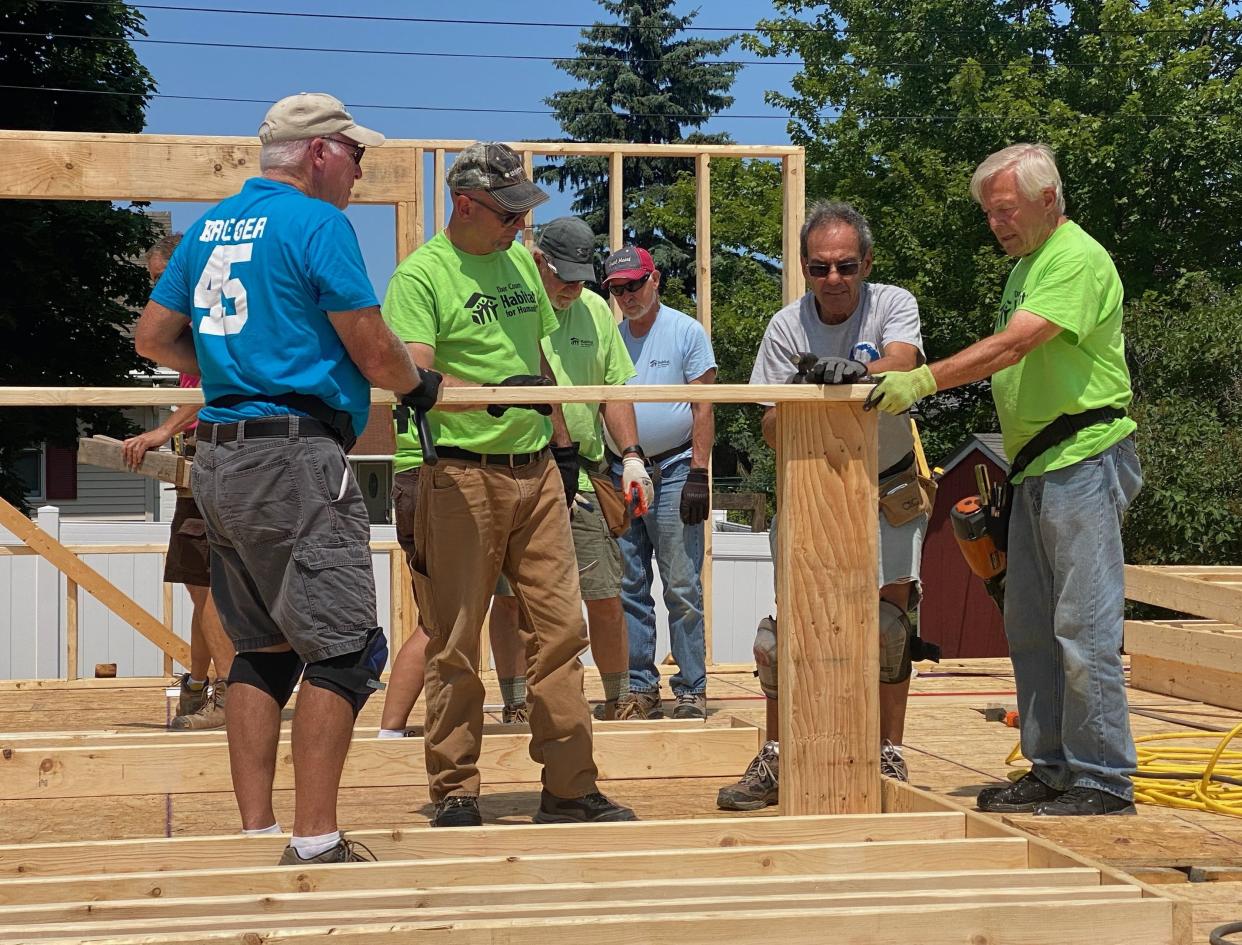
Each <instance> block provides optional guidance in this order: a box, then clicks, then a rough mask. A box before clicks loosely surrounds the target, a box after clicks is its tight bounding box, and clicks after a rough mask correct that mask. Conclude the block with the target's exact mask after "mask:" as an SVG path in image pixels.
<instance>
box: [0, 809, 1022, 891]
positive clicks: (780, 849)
mask: <svg viewBox="0 0 1242 945" xmlns="http://www.w3.org/2000/svg"><path fill="white" fill-rule="evenodd" d="M428 829H430V828H428ZM1026 851H1027V843H1026V840H1025V839H1022V838H1018V837H1001V838H982V839H978V840H910V841H893V840H879V841H875V842H870V843H867V842H864V843H803V844H782V845H773V846H755V847H731V848H722V849H697V850H695V849H691V850H678V851H676V852H675V853H674V852H670V851H660V850H638V851H632V850H621V851H616V852H613V851H609V852H606V853H569V854H535V855H531V856H501V857H491V856H488V857H462V858H452V859H423V860H395V861H388V862H378V863H346V864H339V865H331V866H315V867H312V868H309V869H307V868H303V867H297V866H271V867H239V868H236V869H210V870H202V869H196V870H165V871H163V872H159V871H156V872H146V873H123V874H118V875H115V876H113V875H108V874H102V875H89V874H88V875H75V876H53V877H44V878H33V879H32V878H20V877H19V878H12V879H3V880H0V904H3V905H19V904H33V903H53V902H69V901H78V900H92V901H93V900H111V899H141V898H163V897H187V896H202V895H214V896H229V895H245V894H251V895H253V894H262V893H283V892H303V893H309V892H320V891H341V890H359V889H374V888H382V887H398V886H446V885H449V886H451V885H455V884H462V885H507V884H515V883H516V884H534V883H565V882H617V881H621V880H628V879H659V878H665V879H676V878H680V877H682V876H686V875H690V876H695V875H698V876H717V877H721V878H724V877H736V876H787V875H807V874H821V873H871V872H877V873H891V872H895V871H898V870H910V871H928V872H936V871H941V870H974V869H996V870H1014V869H1021V868H1025V866H1026V862H1027V853H1026Z"/></svg>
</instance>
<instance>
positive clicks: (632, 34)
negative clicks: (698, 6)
mask: <svg viewBox="0 0 1242 945" xmlns="http://www.w3.org/2000/svg"><path fill="white" fill-rule="evenodd" d="M599 4H600V6H602V7H603V8H604V10H605V11H606V12H607V13H608V14H610V15H611V17H612V19H611V21H609V22H597V23H596V24H595V25H594V26H591V27H588V28H587V29H585V30H583V31H582V36H583V38H582V41H581V42H579V43H578V46H577V49H578V58H576V59H563V60H558V61H557V64H556V65H557V68H558V69H560V70H562V71H563V72H565V73H566V74H567V75H569V76H571V77H572V78H574V79H575V80H577V81H578V83H580V87H578V88H575V89H570V90H566V91H562V92H557V93H555V94H554V95H552V96H550V97H549V98H548V99H546V101H547V104H548V105H549V106H551V108H552V110H553V112H554V113H555V115H556V119H557V121H558V122H559V123H560V125H561V129H562V130H563V131H564V133H565V136H566V137H565V140H567V141H601V142H604V141H623V142H636V143H644V144H657V143H670V142H679V141H695V142H703V143H721V142H725V141H728V136H727V135H707V134H702V133H699V132H697V131H695V130H693V129H698V128H701V127H702V126H703V125H704V124H705V123H706V122H707V121H708V120H709V119H710V118H711V117H712V116H713V115H714V114H716V113H718V112H720V111H722V110H724V109H726V108H728V107H729V106H730V105H731V104H732V103H733V98H732V97H731V96H730V95H729V94H728V92H729V89H730V88H731V87H732V85H733V80H734V77H735V76H736V74H737V70H738V66H737V65H735V64H732V63H728V62H712V61H710V60H711V57H714V56H719V55H721V54H723V53H725V52H726V51H728V49H729V47H730V46H732V45H733V43H734V42H735V38H734V37H727V38H723V39H702V38H693V37H686V36H685V35H684V34H685V31H686V30H687V29H689V28H690V27H691V25H692V24H693V22H694V20H695V18H696V16H697V13H691V14H689V15H687V16H678V15H677V14H675V13H674V12H673V6H674V0H599ZM623 166H624V176H625V189H624V201H625V203H624V206H625V216H626V219H625V234H626V238H627V240H632V241H634V242H636V243H638V244H639V245H641V246H644V247H646V248H647V249H649V250H651V252H652V255H653V257H654V258H655V260H656V264H657V265H658V266H659V267H660V269H661V271H662V272H663V273H665V275H666V277H668V282H669V289H670V290H674V289H680V290H681V291H682V292H684V293H685V294H686V295H687V296H693V294H694V265H693V264H694V252H693V249H692V248H691V246H690V245H689V244H687V242H686V241H685V240H684V238H680V237H672V236H670V235H668V234H665V233H662V232H660V231H659V230H653V229H648V228H645V227H643V226H642V225H641V224H639V223H638V222H636V220H635V219H634V218H633V217H632V213H633V209H634V207H635V205H636V204H637V203H638V201H639V200H640V199H642V200H645V201H648V202H659V200H660V199H661V197H660V194H661V192H662V191H663V189H664V188H666V187H667V186H668V185H670V184H672V183H673V182H674V181H675V180H676V179H677V176H678V175H679V174H680V173H683V172H684V171H685V170H686V169H687V167H688V166H689V162H688V161H687V160H685V159H671V158H662V159H653V158H627V159H626V160H625V161H624V165H623ZM536 177H537V178H538V179H539V180H541V181H543V182H546V183H551V184H555V185H556V186H557V187H558V188H559V189H561V190H565V189H571V190H573V191H574V193H575V194H576V197H575V199H574V203H573V211H574V213H575V214H577V215H578V216H580V217H582V218H583V219H584V220H586V222H587V223H588V224H590V226H591V228H592V229H593V230H594V231H595V232H596V233H597V234H598V235H599V236H600V238H601V244H602V243H603V242H604V241H606V239H607V234H608V230H609V212H608V162H607V160H606V159H603V158H585V157H570V158H566V159H565V160H564V161H562V162H560V163H557V164H548V165H544V166H542V167H540V168H538V169H537V171H536ZM611 248H613V249H617V248H619V247H611Z"/></svg>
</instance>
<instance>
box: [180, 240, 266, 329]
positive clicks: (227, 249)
mask: <svg viewBox="0 0 1242 945" xmlns="http://www.w3.org/2000/svg"><path fill="white" fill-rule="evenodd" d="M253 249H254V243H236V244H232V245H226V246H217V247H216V248H215V249H214V250H212V252H211V258H210V259H208V260H207V265H206V266H204V267H203V274H202V275H201V276H199V277H198V285H196V286H195V287H194V307H195V308H205V309H207V310H208V312H207V315H206V317H205V318H203V319H202V320H201V321H200V322H199V323H198V332H199V334H200V335H236V334H238V333H239V332H240V331H241V330H242V329H243V328H244V327H245V326H246V319H247V318H248V317H249V310H248V307H247V303H246V287H245V286H244V285H242V281H241V280H240V279H238V278H236V277H230V275H229V269H230V268H231V267H232V265H233V263H235V262H250V253H251V251H252V250H253ZM226 298H229V299H232V300H233V314H232V315H225V312H224V299H226Z"/></svg>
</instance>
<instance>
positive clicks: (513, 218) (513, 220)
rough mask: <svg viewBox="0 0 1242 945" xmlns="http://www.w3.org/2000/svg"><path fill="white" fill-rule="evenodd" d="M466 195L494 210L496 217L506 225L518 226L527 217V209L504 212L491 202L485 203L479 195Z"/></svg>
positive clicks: (481, 205) (480, 204) (482, 205)
mask: <svg viewBox="0 0 1242 945" xmlns="http://www.w3.org/2000/svg"><path fill="white" fill-rule="evenodd" d="M465 196H466V197H467V198H469V199H470V200H473V201H474V202H475V203H477V204H478V205H479V206H480V207H485V208H487V209H488V210H490V211H492V213H493V214H495V216H496V219H497V220H499V221H500V222H501V223H502V224H503V225H504V226H517V225H518V224H519V223H521V222H522V221H523V220H525V219H526V211H525V210H515V211H513V212H512V213H504V212H503V211H500V210H497V209H496V208H495V207H493V206H492V205H491V204H487V203H484V202H483V201H482V200H480V199H479V198H478V197H471V196H470V194H466V195H465Z"/></svg>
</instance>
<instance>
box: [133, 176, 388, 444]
mask: <svg viewBox="0 0 1242 945" xmlns="http://www.w3.org/2000/svg"><path fill="white" fill-rule="evenodd" d="M151 298H152V300H153V301H155V302H158V303H159V304H160V305H163V306H165V307H166V308H170V309H172V310H173V311H175V312H181V313H182V314H184V315H188V316H189V318H190V324H191V326H192V327H193V331H194V349H195V351H196V352H197V355H198V366H199V368H200V370H201V373H202V378H203V399H204V400H206V401H208V402H210V401H212V400H214V399H215V398H217V397H224V396H226V395H230V394H239V395H243V396H251V395H252V396H254V398H255V400H253V401H248V402H246V403H243V404H238V405H236V406H233V407H204V408H203V410H202V412H201V413H200V414H199V418H200V419H202V420H207V421H210V422H214V423H232V422H234V421H236V420H245V419H247V418H251V417H271V416H281V415H283V414H289V413H300V411H296V410H291V409H290V408H289V407H285V406H282V405H280V404H276V403H271V402H267V401H264V400H263V398H264V396H265V395H267V396H273V395H277V394H287V393H291V392H292V393H299V394H313V395H315V396H316V397H318V398H319V399H321V400H322V401H323V402H324V403H326V404H327V405H328V406H329V407H332V408H333V409H336V410H344V411H347V412H348V413H349V415H350V416H351V417H352V418H353V423H354V433H355V434H357V435H360V434H361V433H362V430H363V428H364V427H365V426H366V424H367V414H368V412H369V410H370V404H371V390H370V385H369V384H368V383H367V380H366V378H364V377H363V376H362V374H361V372H359V370H358V368H357V367H356V366H355V365H354V362H353V361H352V360H351V359H350V357H349V352H348V351H346V350H345V346H344V345H343V344H342V343H341V339H340V337H339V336H338V335H337V333H336V330H335V329H334V328H333V327H332V323H331V322H330V321H329V320H328V316H327V313H328V312H347V311H351V310H353V309H359V308H366V307H368V306H371V305H379V301H378V300H377V299H376V298H375V290H374V289H372V287H371V280H370V279H369V278H368V277H367V271H366V266H365V265H364V263H363V261H362V252H361V251H360V250H359V248H358V237H357V235H356V234H355V233H354V228H353V226H351V225H350V222H349V220H348V219H347V218H346V217H345V214H343V213H342V212H341V211H340V210H338V209H337V208H336V207H334V206H332V205H331V204H329V203H327V202H325V201H323V200H317V199H315V198H314V197H308V196H307V195H306V194H304V193H302V192H301V191H300V190H298V189H297V188H296V187H293V186H292V185H290V184H285V183H281V182H279V181H274V180H268V179H267V178H264V177H253V178H251V179H250V180H248V181H246V184H245V186H244V187H242V189H241V191H240V192H239V193H237V194H235V195H233V196H232V197H229V198H228V199H227V200H223V201H221V202H220V203H218V204H217V205H216V206H215V207H213V208H212V209H210V210H208V211H207V213H205V214H204V215H203V217H202V218H201V219H200V220H198V222H197V223H195V224H194V225H193V226H192V227H190V229H189V230H188V231H187V232H186V234H185V237H184V238H183V239H182V240H181V244H180V245H179V246H178V247H177V249H176V251H175V252H174V253H173V256H172V259H170V260H169V261H168V268H167V269H166V270H165V271H164V275H163V277H162V278H161V279H160V281H159V283H158V284H157V285H156V286H155V290H154V291H153V292H152V293H151ZM379 324H380V322H379V314H378V312H377V313H376V325H377V326H378V325H379Z"/></svg>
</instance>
